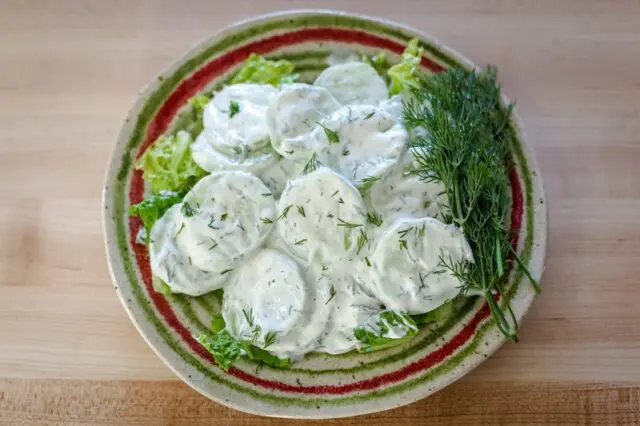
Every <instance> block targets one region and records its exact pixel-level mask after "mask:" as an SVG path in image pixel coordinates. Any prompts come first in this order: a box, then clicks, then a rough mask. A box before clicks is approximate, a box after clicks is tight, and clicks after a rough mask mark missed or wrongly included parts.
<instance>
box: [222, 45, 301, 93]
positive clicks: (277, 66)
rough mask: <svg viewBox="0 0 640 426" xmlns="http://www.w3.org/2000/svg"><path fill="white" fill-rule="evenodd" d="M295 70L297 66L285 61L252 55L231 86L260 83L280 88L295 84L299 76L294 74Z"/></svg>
mask: <svg viewBox="0 0 640 426" xmlns="http://www.w3.org/2000/svg"><path fill="white" fill-rule="evenodd" d="M294 68H295V66H294V65H293V64H292V63H291V62H289V61H286V60H284V59H281V60H279V61H270V60H268V59H265V58H263V57H262V56H259V55H256V54H255V53H252V54H251V55H249V59H247V60H246V62H245V63H244V65H243V66H242V68H240V71H238V74H236V75H235V77H233V79H232V80H231V84H238V83H258V84H271V85H272V86H278V85H280V84H286V83H293V82H294V81H296V79H297V78H298V76H299V75H298V74H295V73H294V72H293V70H294Z"/></svg>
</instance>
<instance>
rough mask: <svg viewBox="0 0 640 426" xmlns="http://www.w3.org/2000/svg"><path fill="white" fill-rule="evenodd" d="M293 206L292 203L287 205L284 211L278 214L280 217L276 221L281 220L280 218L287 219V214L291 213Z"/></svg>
mask: <svg viewBox="0 0 640 426" xmlns="http://www.w3.org/2000/svg"><path fill="white" fill-rule="evenodd" d="M291 207H293V205H292V204H289V205H288V206H287V207H285V208H284V209H283V210H282V213H280V216H278V218H277V219H276V221H278V220H280V219H286V218H287V215H288V214H289V210H290V209H291Z"/></svg>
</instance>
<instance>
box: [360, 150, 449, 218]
mask: <svg viewBox="0 0 640 426" xmlns="http://www.w3.org/2000/svg"><path fill="white" fill-rule="evenodd" d="M415 167H416V165H415V162H414V160H413V154H412V153H411V152H407V153H406V154H405V156H404V157H403V160H402V162H401V163H400V164H398V165H397V166H396V168H395V170H394V172H393V174H391V175H390V176H389V177H387V178H386V179H383V180H381V181H380V182H377V183H376V184H375V185H373V186H372V187H371V190H370V191H369V192H368V193H367V196H366V201H367V203H368V204H370V208H371V210H372V211H374V212H376V213H377V214H380V215H382V217H384V218H386V219H387V220H388V221H393V219H395V218H397V217H401V216H409V217H414V218H421V217H435V218H438V219H442V218H443V215H444V214H445V213H446V212H447V210H448V208H447V205H448V201H447V196H446V194H445V192H444V187H443V186H442V184H440V183H439V182H427V181H424V180H422V179H421V178H420V177H418V176H417V175H416V174H415V173H413V170H414V169H415Z"/></svg>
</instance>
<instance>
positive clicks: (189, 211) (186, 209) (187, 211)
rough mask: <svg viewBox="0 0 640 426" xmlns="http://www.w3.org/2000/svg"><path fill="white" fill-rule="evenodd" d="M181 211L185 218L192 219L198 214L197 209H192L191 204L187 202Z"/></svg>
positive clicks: (183, 204)
mask: <svg viewBox="0 0 640 426" xmlns="http://www.w3.org/2000/svg"><path fill="white" fill-rule="evenodd" d="M180 211H181V212H182V214H183V215H184V217H192V216H194V215H195V214H196V213H197V211H196V209H194V208H193V207H191V204H189V203H187V202H186V201H185V202H184V203H182V207H181V208H180Z"/></svg>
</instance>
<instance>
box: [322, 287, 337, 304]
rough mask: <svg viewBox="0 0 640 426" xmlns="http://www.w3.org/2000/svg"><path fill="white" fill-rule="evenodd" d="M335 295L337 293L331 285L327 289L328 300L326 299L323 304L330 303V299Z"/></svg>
mask: <svg viewBox="0 0 640 426" xmlns="http://www.w3.org/2000/svg"><path fill="white" fill-rule="evenodd" d="M336 293H337V292H336V288H335V287H334V286H333V284H331V288H330V289H329V298H328V299H327V301H326V302H324V304H325V305H326V304H327V303H329V302H331V299H333V298H334V296H335V295H336Z"/></svg>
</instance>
